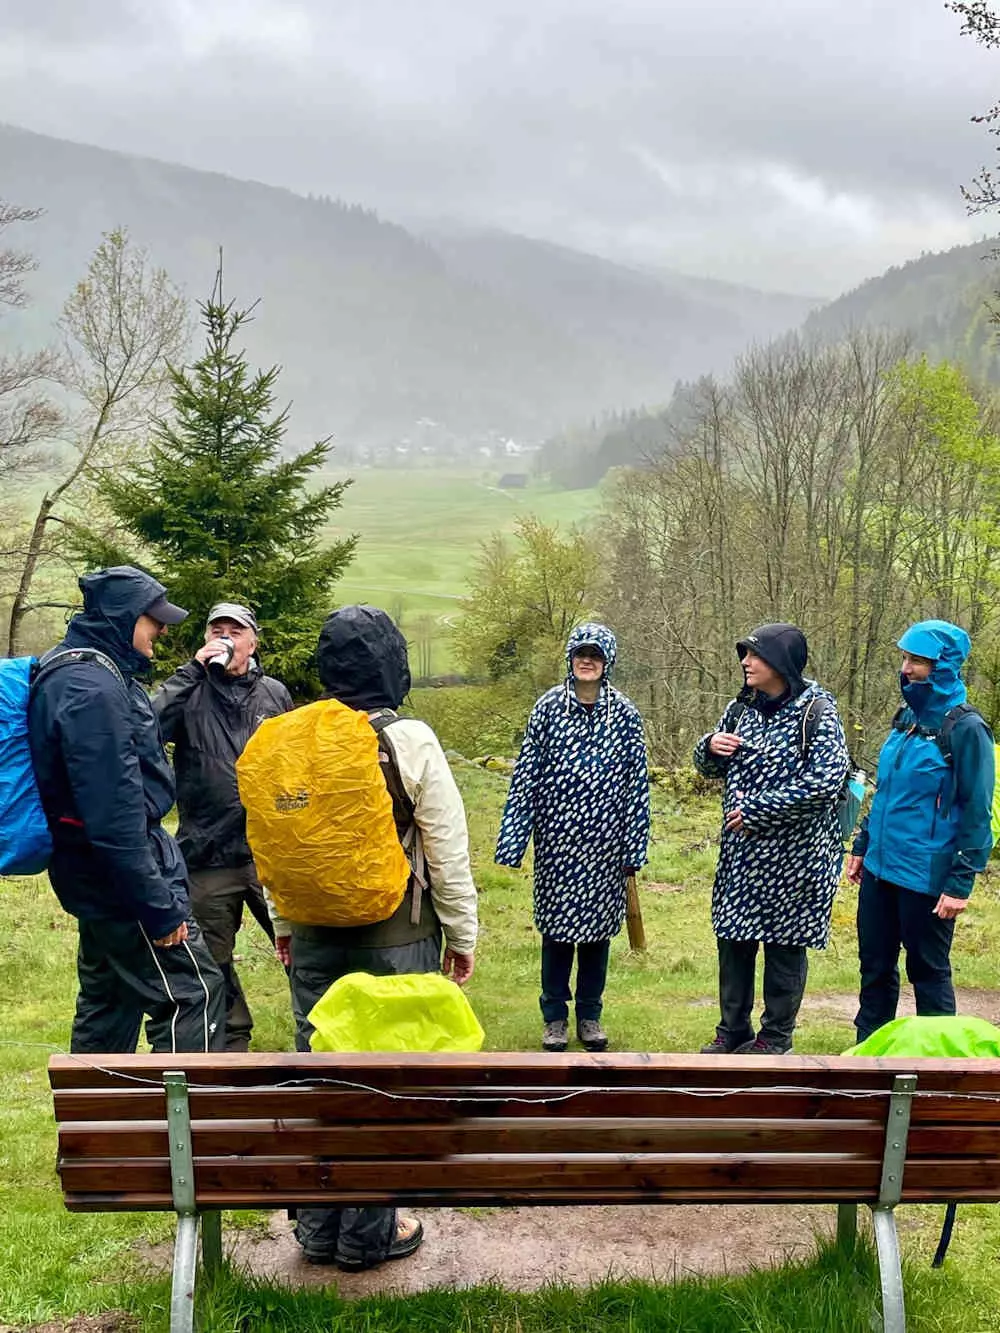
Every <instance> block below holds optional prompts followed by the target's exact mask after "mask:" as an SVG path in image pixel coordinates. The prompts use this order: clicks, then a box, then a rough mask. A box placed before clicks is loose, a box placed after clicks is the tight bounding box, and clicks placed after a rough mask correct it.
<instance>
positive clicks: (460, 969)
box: [441, 949, 476, 986]
mask: <svg viewBox="0 0 1000 1333" xmlns="http://www.w3.org/2000/svg"><path fill="white" fill-rule="evenodd" d="M475 966H476V960H475V955H473V954H471V953H456V952H455V950H454V949H445V951H444V960H443V962H442V963H441V971H442V972H443V973H444V975H445V976H446V977H451V979H452V981H454V982H456V983H457V984H458V985H459V986H464V985H465V983H466V982H467V981H468V980H469V978H470V977H471V976H472V972H473V969H474V968H475Z"/></svg>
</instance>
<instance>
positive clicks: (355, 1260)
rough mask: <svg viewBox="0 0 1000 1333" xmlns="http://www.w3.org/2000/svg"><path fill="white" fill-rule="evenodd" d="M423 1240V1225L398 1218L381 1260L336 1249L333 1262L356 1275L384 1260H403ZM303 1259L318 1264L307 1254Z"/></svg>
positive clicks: (408, 1219) (375, 1266) (417, 1247)
mask: <svg viewBox="0 0 1000 1333" xmlns="http://www.w3.org/2000/svg"><path fill="white" fill-rule="evenodd" d="M423 1240H424V1224H423V1223H422V1222H420V1221H418V1220H417V1218H415V1217H400V1218H398V1219H397V1221H396V1239H395V1240H394V1241H393V1242H392V1244H391V1245H390V1246H389V1250H388V1253H387V1254H386V1255H385V1256H384V1258H383V1259H374V1260H366V1259H363V1258H362V1257H361V1256H360V1255H352V1254H350V1253H348V1252H346V1251H344V1250H341V1249H339V1248H338V1250H337V1253H336V1254H335V1255H334V1258H333V1262H334V1263H335V1264H336V1265H337V1267H338V1268H343V1269H346V1270H347V1272H349V1273H357V1272H359V1271H360V1270H361V1269H363V1268H377V1267H378V1265H379V1264H380V1263H384V1262H385V1260H386V1259H405V1258H406V1257H407V1255H409V1254H412V1253H413V1252H414V1250H419V1248H420V1246H421V1245H422V1244H423ZM305 1258H306V1262H307V1263H312V1264H314V1263H317V1262H318V1261H317V1260H316V1259H313V1258H312V1257H311V1256H310V1255H308V1254H307V1255H306V1256H305Z"/></svg>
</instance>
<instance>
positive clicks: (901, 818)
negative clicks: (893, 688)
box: [853, 620, 994, 898]
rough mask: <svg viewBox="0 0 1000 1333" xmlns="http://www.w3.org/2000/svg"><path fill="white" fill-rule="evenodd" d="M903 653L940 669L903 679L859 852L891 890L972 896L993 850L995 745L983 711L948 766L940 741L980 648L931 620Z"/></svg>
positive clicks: (916, 630) (961, 724)
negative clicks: (968, 662)
mask: <svg viewBox="0 0 1000 1333" xmlns="http://www.w3.org/2000/svg"><path fill="white" fill-rule="evenodd" d="M899 647H900V648H901V649H902V650H903V651H904V652H908V653H914V654H916V655H918V656H920V657H929V658H933V659H934V663H935V665H934V669H933V671H932V672H931V674H930V676H929V677H928V679H927V680H926V681H919V682H918V681H914V682H908V681H907V680H906V678H905V677H904V676H902V675H901V676H900V689H901V690H902V694H903V700H904V703H905V708H904V709H903V712H902V714H901V716H900V717H899V718H898V720H897V722H896V724H895V725H894V727H893V730H892V731H891V732H890V733H889V737H888V739H887V740H886V742H885V744H884V745H883V746H882V751H881V753H880V755H879V762H878V785H877V788H876V791H875V797H874V799H873V801H872V807H871V810H870V812H869V814H868V817H867V819H865V821H864V822H863V823H862V826H861V830H860V832H859V834H858V837H857V839H856V841H855V843H854V847H853V851H854V854H855V855H856V856H863V857H864V861H865V869H866V870H868V871H869V872H870V873H871V874H873V875H875V876H876V877H877V878H879V879H885V880H888V881H889V882H890V883H891V884H898V885H899V886H900V887H901V888H904V889H912V890H914V891H915V892H917V893H929V894H933V895H935V896H937V895H938V894H942V893H946V894H948V895H949V896H950V897H953V898H968V896H969V894H970V893H971V892H972V885H973V882H974V880H975V877H976V874H977V873H978V872H979V871H981V870H984V869H985V868H986V862H987V861H988V860H989V855H990V849H991V847H992V845H993V840H992V835H991V833H990V813H991V805H992V800H993V778H994V752H993V737H992V735H991V734H990V730H989V727H987V725H986V723H985V722H984V721H983V719H982V718H981V717H980V716H979V715H978V714H977V713H968V714H966V715H965V716H963V717H961V718H959V720H958V721H957V722H956V723H955V727H954V729H953V731H952V732H951V737H950V739H951V754H952V762H951V763H950V764H949V763H947V762H946V760H945V758H944V755H943V754H942V753H941V749H940V746H939V745H938V743H937V741H936V740H935V739H934V734H935V733H936V732H937V731H938V730H939V729H940V727H941V724H942V722H943V721H944V717H945V714H946V713H947V712H948V710H949V709H951V708H954V707H955V705H956V704H961V703H964V702H965V699H966V693H965V685H964V684H963V683H962V678H961V670H962V665H963V663H964V662H965V659H966V658H967V657H968V655H969V649H970V647H971V643H970V641H969V636H968V634H966V632H965V630H964V629H961V628H960V627H959V626H958V625H952V624H950V623H949V622H948V621H946V620H924V621H921V622H920V623H918V624H916V625H911V626H910V628H909V629H908V630H907V631H906V633H905V634H904V635H903V637H902V638H901V639H900V640H899Z"/></svg>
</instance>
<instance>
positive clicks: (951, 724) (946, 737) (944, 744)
mask: <svg viewBox="0 0 1000 1333" xmlns="http://www.w3.org/2000/svg"><path fill="white" fill-rule="evenodd" d="M970 713H974V714H975V715H976V717H980V718H982V717H983V715H982V713H981V712H980V711H979V709H978V708H977V707H976V706H975V704H970V703H968V702H966V703H961V704H956V705H955V706H954V708H949V709H948V711H947V713H945V715H944V719H943V720H942V722H941V726H940V728H939V729H938V733H937V735H936V736H935V738H934V739H935V740H936V741H937V743H938V749H939V750H940V751H941V753H942V755H943V756H944V759H945V762H946V763H949V764H950V763H951V733H952V732H953V731H954V730H955V727H956V726H957V725H958V723H959V722H961V720H962V718H963V717H968V716H969V714H970ZM985 722H986V719H985V718H983V723H984V725H985Z"/></svg>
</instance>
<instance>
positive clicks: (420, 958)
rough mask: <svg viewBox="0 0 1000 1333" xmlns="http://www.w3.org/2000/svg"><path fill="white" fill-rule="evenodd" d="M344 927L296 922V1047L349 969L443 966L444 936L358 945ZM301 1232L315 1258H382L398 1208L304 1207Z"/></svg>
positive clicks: (298, 1221)
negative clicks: (348, 940) (349, 943)
mask: <svg viewBox="0 0 1000 1333" xmlns="http://www.w3.org/2000/svg"><path fill="white" fill-rule="evenodd" d="M342 938H343V931H340V930H330V931H329V932H326V931H324V930H323V929H322V927H318V926H309V927H306V928H304V929H303V930H302V931H301V932H300V931H299V929H298V928H297V927H296V926H294V925H293V926H292V968H291V973H290V980H291V985H292V1003H293V1006H294V1009H295V1013H296V1033H295V1048H296V1050H299V1051H308V1050H309V1038H310V1036H311V1035H312V1033H313V1026H312V1024H311V1023H310V1022H309V1019H308V1018H307V1017H306V1015H307V1014H308V1013H309V1011H310V1010H311V1009H312V1007H313V1005H315V1004H316V1003H317V1001H318V1000H320V999H321V998H322V997H323V996H324V995H325V994H326V992H327V991H328V990H329V988H330V986H331V985H332V984H333V982H335V981H336V980H337V979H338V978H339V977H343V976H346V975H347V974H348V972H368V973H370V974H371V975H372V976H376V977H386V976H399V975H401V974H403V973H410V972H437V971H438V970H439V969H440V967H441V936H440V934H435V935H433V936H432V937H431V938H430V939H426V940H418V941H417V943H416V944H398V945H393V946H392V947H390V948H385V949H356V948H350V947H345V946H344V945H343V944H341V943H340V942H339V941H340V940H342ZM295 1236H296V1239H297V1240H298V1242H299V1244H300V1245H301V1246H302V1249H303V1250H304V1251H305V1253H306V1254H307V1255H308V1256H309V1258H311V1259H313V1260H315V1261H318V1262H320V1263H332V1262H333V1260H334V1259H335V1258H337V1257H340V1258H345V1259H350V1260H353V1261H355V1262H360V1263H362V1264H363V1265H364V1266H365V1267H373V1266H374V1265H375V1264H380V1263H381V1262H382V1261H383V1260H384V1259H385V1257H386V1255H387V1254H388V1252H389V1246H390V1245H391V1244H392V1242H393V1241H394V1240H395V1239H396V1209H395V1208H298V1209H296V1211H295Z"/></svg>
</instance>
